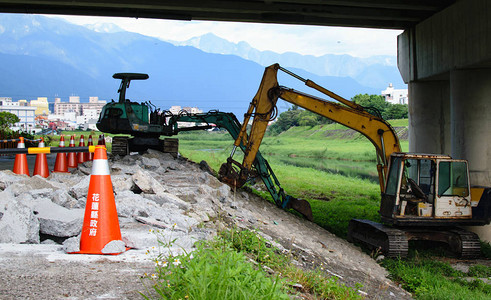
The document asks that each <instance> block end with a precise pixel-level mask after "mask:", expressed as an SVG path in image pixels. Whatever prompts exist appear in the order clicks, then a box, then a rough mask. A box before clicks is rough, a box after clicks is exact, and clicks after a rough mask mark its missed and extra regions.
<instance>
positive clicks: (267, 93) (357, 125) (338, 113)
mask: <svg viewBox="0 0 491 300" xmlns="http://www.w3.org/2000/svg"><path fill="white" fill-rule="evenodd" d="M278 70H281V71H284V72H285V73H287V74H289V75H291V76H293V77H295V78H297V79H299V80H301V81H303V82H305V84H306V85H307V86H308V87H310V88H313V89H315V90H317V91H319V92H321V93H323V94H325V95H327V96H329V97H331V98H333V99H335V100H337V101H339V102H340V103H335V102H332V101H328V100H325V99H321V98H318V97H316V96H312V95H308V94H305V93H302V92H299V91H296V90H294V89H290V88H286V87H283V86H280V85H279V84H278V80H277V73H278ZM279 98H281V99H283V100H285V101H287V102H290V103H292V104H295V105H298V106H299V107H302V108H304V109H307V110H309V111H311V112H314V113H316V114H319V115H322V116H324V117H326V118H328V119H330V120H332V121H334V122H336V123H339V124H342V125H344V126H346V127H349V128H351V129H353V130H356V131H357V132H359V133H361V134H363V135H364V136H365V137H367V138H368V139H369V140H370V141H371V142H372V144H373V145H374V146H375V149H376V152H377V160H378V164H377V170H378V173H379V181H380V189H381V191H382V192H384V190H385V177H386V175H387V167H388V163H389V156H390V154H391V153H393V152H401V147H400V144H399V139H398V137H397V135H396V133H395V131H394V129H393V128H392V127H391V126H390V124H388V123H387V122H386V121H385V120H384V119H382V118H380V117H377V116H374V115H372V114H370V113H369V112H367V111H366V110H365V109H364V108H363V107H361V106H360V105H358V104H356V103H354V102H352V101H349V100H347V99H344V98H343V97H341V96H339V95H337V94H335V93H333V92H331V91H329V90H327V89H325V88H323V87H321V86H319V85H317V84H316V83H314V82H313V81H311V80H306V79H303V78H301V77H300V76H298V75H296V74H294V73H292V72H290V71H288V70H286V69H284V68H282V67H280V65H278V64H274V65H271V66H269V67H267V68H266V70H265V71H264V75H263V78H262V80H261V85H260V86H259V89H258V92H257V94H256V96H255V97H254V99H253V100H252V102H251V104H250V106H249V109H248V111H247V113H246V114H245V118H244V122H243V123H242V128H241V131H240V134H239V136H238V137H237V139H236V140H235V143H234V146H235V147H239V146H240V145H241V144H243V145H245V148H246V151H245V154H244V160H243V162H242V164H239V163H237V162H235V165H238V166H240V169H241V170H240V173H237V174H236V175H235V178H234V179H233V180H228V181H229V182H231V181H233V182H236V183H237V185H239V186H240V185H242V184H244V182H245V181H246V180H247V178H248V177H249V176H250V171H251V168H252V164H253V162H254V159H255V157H256V154H257V152H258V150H259V146H260V144H261V141H262V139H263V137H264V134H265V132H266V128H267V126H268V123H269V122H271V121H272V120H273V119H274V118H275V115H276V102H277V101H278V99H279ZM250 118H253V121H252V127H251V129H250V132H249V134H248V133H247V125H248V123H249V121H250ZM235 147H234V149H235ZM231 156H233V152H232V155H231ZM230 161H232V159H229V162H228V163H229V164H230ZM229 176H230V173H229ZM229 179H231V178H229Z"/></svg>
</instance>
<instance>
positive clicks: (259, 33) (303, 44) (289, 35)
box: [58, 16, 402, 57]
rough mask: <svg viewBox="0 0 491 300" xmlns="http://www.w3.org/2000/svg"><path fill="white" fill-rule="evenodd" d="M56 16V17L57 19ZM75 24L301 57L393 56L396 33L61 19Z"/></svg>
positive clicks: (157, 21)
mask: <svg viewBox="0 0 491 300" xmlns="http://www.w3.org/2000/svg"><path fill="white" fill-rule="evenodd" d="M58 17H59V16H58ZM62 18H63V19H65V20H67V21H69V22H71V23H75V24H79V25H85V24H97V23H113V24H116V25H118V26H119V27H121V28H122V29H124V30H126V31H132V32H137V33H141V34H144V35H148V36H153V37H158V38H161V39H164V40H175V41H184V40H187V39H189V38H192V37H195V36H200V35H203V34H206V33H213V34H215V35H217V36H219V37H221V38H224V39H226V40H228V41H231V42H234V43H238V42H240V41H245V42H247V43H249V44H250V45H251V46H252V47H254V48H256V49H258V50H271V51H274V52H277V53H284V52H297V53H300V54H304V55H307V54H309V55H315V56H320V55H324V54H349V55H352V56H357V57H368V56H372V55H396V54H397V53H396V49H397V35H398V34H400V33H401V32H402V31H400V30H381V29H362V28H343V27H322V26H303V25H277V24H256V23H237V22H210V21H171V20H154V19H141V18H140V19H130V18H112V17H78V16H62Z"/></svg>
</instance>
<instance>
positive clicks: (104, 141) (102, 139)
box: [97, 134, 106, 147]
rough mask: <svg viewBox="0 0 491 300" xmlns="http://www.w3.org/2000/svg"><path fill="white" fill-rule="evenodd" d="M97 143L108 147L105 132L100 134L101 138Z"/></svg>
mask: <svg viewBox="0 0 491 300" xmlns="http://www.w3.org/2000/svg"><path fill="white" fill-rule="evenodd" d="M97 145H102V146H104V147H106V139H105V138H104V135H103V134H101V135H99V140H98V141H97Z"/></svg>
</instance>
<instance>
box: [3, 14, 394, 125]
mask: <svg viewBox="0 0 491 300" xmlns="http://www.w3.org/2000/svg"><path fill="white" fill-rule="evenodd" d="M209 37H210V36H208V37H205V39H206V38H209ZM212 38H213V37H212ZM225 42H226V41H225ZM225 42H223V44H226V43H225ZM251 51H252V52H254V51H253V50H252V49H251ZM256 51H257V50H256ZM210 52H211V51H210V49H208V50H207V51H204V49H198V48H196V47H195V46H189V45H176V44H173V43H170V42H167V41H162V40H159V39H157V38H153V37H148V36H144V35H141V34H137V33H131V32H126V31H124V30H121V29H120V28H118V27H116V26H114V25H113V26H111V27H108V26H92V27H91V28H87V27H84V26H79V25H74V24H71V23H68V22H66V21H64V20H61V19H57V18H48V17H44V16H39V15H17V14H0V60H1V61H2V64H0V97H12V99H13V100H19V99H27V100H30V99H35V98H36V97H48V99H49V101H50V102H52V101H53V99H54V97H55V96H57V97H60V98H61V99H62V101H68V97H69V96H71V95H78V96H80V98H81V101H82V102H85V101H88V98H89V96H99V98H100V99H103V100H110V99H117V89H118V87H119V81H117V80H115V79H113V78H112V75H113V74H114V73H118V72H141V73H147V74H149V77H150V78H149V79H148V80H146V81H137V82H135V81H133V82H132V83H131V87H130V88H129V89H128V93H127V97H128V98H129V99H131V100H133V101H151V102H152V103H153V104H154V105H156V106H157V107H160V108H161V109H168V108H169V107H170V106H172V105H180V106H196V107H199V108H200V109H202V110H204V111H207V110H211V109H218V110H220V111H229V112H234V113H235V114H236V115H238V116H241V115H242V114H243V113H244V112H245V111H246V110H247V107H248V104H249V102H250V100H251V99H252V97H253V96H254V95H255V93H256V91H257V88H258V85H259V83H260V81H261V77H262V74H263V72H264V63H265V62H266V61H268V60H266V59H265V58H263V59H261V61H262V63H258V62H257V61H254V60H252V59H246V58H244V57H241V56H239V55H238V54H233V53H226V54H221V53H210ZM215 52H219V51H215ZM252 52H251V53H252ZM271 53H272V52H271ZM271 53H269V54H271ZM284 55H285V54H282V57H284ZM291 55H293V56H295V57H297V56H298V54H293V53H292V54H291ZM259 56H260V55H259ZM271 56H272V57H274V55H273V54H271ZM278 59H279V58H278ZM345 59H346V58H345ZM273 62H275V61H272V63H273ZM313 64H315V63H313ZM305 65H306V64H305ZM374 65H376V66H378V65H381V64H374ZM291 66H292V68H290V69H291V71H293V72H295V73H298V74H299V75H301V76H302V77H304V78H309V79H311V80H313V81H315V82H317V83H319V84H321V85H323V86H325V87H327V88H329V89H331V90H332V91H334V92H335V93H337V94H340V95H341V96H344V97H346V98H351V97H353V96H354V95H356V94H360V93H368V94H380V91H381V89H383V88H381V87H380V86H377V87H376V88H374V87H373V86H364V85H362V84H360V83H359V82H358V81H357V80H355V79H353V78H352V77H350V76H348V75H347V74H346V75H343V76H339V75H336V76H331V75H329V76H325V75H318V74H315V72H314V71H310V70H309V71H306V70H305V68H303V67H304V65H302V63H299V64H297V65H294V64H292V65H291ZM299 66H302V69H300V68H298V67H299ZM372 66H373V64H372ZM293 67H295V68H293ZM386 67H389V66H388V65H386ZM362 69H363V68H362ZM369 70H370V66H367V67H365V68H364V69H363V70H362V71H361V72H358V73H357V74H358V75H357V76H360V74H363V73H364V72H368V73H370V72H369ZM316 72H317V71H316ZM340 74H342V73H340ZM372 74H374V73H373V72H372ZM370 76H371V75H369V76H368V77H370ZM399 77H400V75H399ZM279 80H280V83H281V84H282V85H286V86H288V87H293V88H298V89H302V90H305V87H303V84H298V83H296V82H295V80H293V79H292V78H288V77H286V78H284V77H279ZM386 84H387V83H385V84H384V86H385V85H386ZM279 106H280V107H279V108H280V110H282V108H285V107H287V106H286V105H285V104H280V105H279Z"/></svg>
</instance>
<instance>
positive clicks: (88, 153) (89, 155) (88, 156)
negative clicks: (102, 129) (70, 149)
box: [85, 135, 94, 161]
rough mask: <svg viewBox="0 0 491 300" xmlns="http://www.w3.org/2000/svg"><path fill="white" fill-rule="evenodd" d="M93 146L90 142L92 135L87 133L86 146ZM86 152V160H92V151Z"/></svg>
mask: <svg viewBox="0 0 491 300" xmlns="http://www.w3.org/2000/svg"><path fill="white" fill-rule="evenodd" d="M90 146H94V144H92V135H89V139H88V140H87V147H90ZM85 154H87V158H86V159H85V160H86V161H92V160H94V153H92V152H85Z"/></svg>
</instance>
